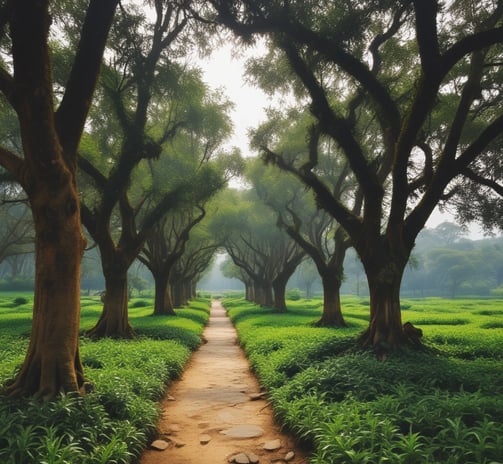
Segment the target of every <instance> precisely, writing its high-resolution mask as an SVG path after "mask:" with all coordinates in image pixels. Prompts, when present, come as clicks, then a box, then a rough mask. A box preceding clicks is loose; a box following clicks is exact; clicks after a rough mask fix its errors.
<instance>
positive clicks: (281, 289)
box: [272, 279, 288, 313]
mask: <svg viewBox="0 0 503 464" xmlns="http://www.w3.org/2000/svg"><path fill="white" fill-rule="evenodd" d="M287 282H288V279H286V280H285V279H275V280H274V283H273V285H272V288H273V290H274V309H276V311H278V312H279V313H286V312H287V310H288V308H287V306H286V284H287Z"/></svg>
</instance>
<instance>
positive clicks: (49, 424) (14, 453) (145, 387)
mask: <svg viewBox="0 0 503 464" xmlns="http://www.w3.org/2000/svg"><path fill="white" fill-rule="evenodd" d="M6 300H8V299H7V298H5V299H4V298H2V297H0V347H1V349H2V355H3V356H2V359H0V384H3V383H4V382H5V381H6V380H8V379H9V378H11V377H12V376H13V374H14V373H15V370H16V369H17V368H18V367H19V365H20V364H21V363H22V362H23V359H24V354H25V352H26V347H27V344H28V337H27V335H26V334H29V325H30V319H31V306H30V304H29V303H27V304H23V305H22V306H21V307H19V306H18V307H17V309H18V311H13V308H9V307H8V301H6ZM10 300H12V298H11V299H10ZM152 304H153V303H152V301H151V300H149V304H148V305H140V306H134V301H132V302H131V304H130V321H131V324H132V325H133V327H134V328H135V330H136V332H137V334H138V337H137V338H136V339H134V340H112V339H103V340H99V341H91V340H89V339H86V338H85V337H82V338H81V344H80V352H81V358H82V363H83V365H84V372H85V375H86V378H87V379H88V380H89V382H91V384H92V386H93V391H92V392H91V393H89V394H87V395H86V396H85V397H78V396H72V395H66V396H63V395H62V396H61V397H60V398H58V399H57V400H55V401H51V402H45V403H42V402H40V401H37V400H10V399H7V398H5V397H0V462H1V463H2V464H33V463H37V464H39V463H40V464H41V463H45V464H64V463H71V464H105V463H106V464H123V463H124V464H125V463H131V462H135V460H136V457H138V456H139V454H140V452H141V451H142V449H143V448H144V447H145V444H146V443H147V441H148V440H150V439H151V438H153V437H154V435H155V429H156V425H157V421H158V418H159V414H160V411H159V407H158V402H159V400H160V399H161V398H162V396H163V395H164V391H165V387H166V385H167V384H168V383H169V382H170V381H171V380H172V379H174V378H177V377H179V376H180V374H181V373H182V371H183V368H184V366H185V363H186V362H187V360H188V358H189V356H190V353H191V351H192V350H194V349H195V348H197V346H199V344H200V340H201V334H202V330H203V328H204V325H205V324H206V322H207V321H208V317H209V300H207V299H206V300H203V299H201V300H194V301H192V302H191V303H190V304H189V307H187V308H184V309H179V310H177V314H178V316H177V317H170V316H165V317H153V316H151V314H152ZM101 306H102V305H101V303H100V301H99V298H97V297H96V298H93V297H88V298H83V299H82V324H81V325H82V327H83V329H86V328H89V327H91V326H92V324H94V323H95V322H96V320H97V319H98V317H99V315H100V311H101ZM16 320H17V321H18V323H17V324H16ZM4 322H6V324H4Z"/></svg>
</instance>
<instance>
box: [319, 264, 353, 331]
mask: <svg viewBox="0 0 503 464" xmlns="http://www.w3.org/2000/svg"><path fill="white" fill-rule="evenodd" d="M321 281H322V284H323V313H322V315H321V319H320V320H319V321H318V322H317V323H316V325H318V326H329V327H345V326H346V322H345V321H344V317H343V315H342V309H341V295H340V288H341V281H340V280H339V279H337V278H334V274H333V272H325V273H324V275H322V276H321Z"/></svg>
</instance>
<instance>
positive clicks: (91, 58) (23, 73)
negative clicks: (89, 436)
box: [0, 0, 118, 398]
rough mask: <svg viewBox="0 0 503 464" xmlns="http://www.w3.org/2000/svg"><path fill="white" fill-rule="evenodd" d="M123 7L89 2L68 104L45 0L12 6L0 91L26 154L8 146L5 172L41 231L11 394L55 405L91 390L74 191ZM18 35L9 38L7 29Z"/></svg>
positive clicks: (1, 152)
mask: <svg viewBox="0 0 503 464" xmlns="http://www.w3.org/2000/svg"><path fill="white" fill-rule="evenodd" d="M117 3H118V2H117V0H91V1H90V2H89V4H88V7H87V9H86V10H85V11H86V15H85V21H84V23H83V26H82V29H81V31H80V35H79V43H78V47H77V49H76V50H75V53H74V55H73V57H72V65H71V71H70V73H69V78H68V80H67V82H66V85H65V86H64V88H62V89H60V90H61V91H63V94H62V97H61V100H60V101H57V100H56V98H55V96H54V89H53V81H52V76H51V70H52V66H51V47H50V45H49V31H50V27H51V14H50V7H49V6H50V5H49V2H48V1H47V0H45V1H40V2H35V3H34V2H29V1H26V0H19V1H4V2H2V4H1V8H2V30H1V31H0V33H1V35H2V37H1V39H2V43H3V44H4V45H5V47H6V48H4V51H5V52H6V53H5V56H8V57H10V58H11V60H12V67H10V66H9V65H8V64H7V63H6V62H2V64H1V68H0V90H1V92H2V94H3V96H4V97H5V99H6V100H7V101H8V103H9V104H10V106H11V107H12V108H13V109H14V110H15V112H16V114H17V118H18V121H19V128H20V135H21V140H22V146H23V152H22V153H20V152H18V153H16V152H14V151H12V150H11V149H10V147H6V146H2V147H1V148H0V164H1V165H2V166H3V167H4V168H5V169H6V170H8V171H9V172H10V173H11V174H12V175H13V176H14V177H15V179H16V180H17V182H19V184H20V185H21V186H22V187H23V189H24V191H25V192H26V194H27V195H28V198H29V202H30V206H31V210H32V215H33V221H34V225H35V249H36V270H35V298H34V308H33V324H32V334H31V338H30V344H29V347H28V352H27V354H26V358H25V361H24V363H23V365H22V367H21V369H20V370H19V372H18V374H17V376H16V378H15V380H14V382H12V383H11V384H9V385H8V386H7V387H6V391H7V393H8V394H10V395H13V396H17V395H37V396H41V397H44V398H48V397H53V396H55V395H57V394H58V393H59V392H61V391H63V392H78V391H82V389H83V386H84V372H83V368H82V364H81V361H80V356H79V349H78V334H79V315H80V311H79V308H80V306H79V304H80V285H79V275H80V262H81V257H82V253H83V250H84V243H85V242H84V237H83V235H82V230H81V224H80V214H79V213H80V211H79V198H78V191H77V185H76V164H77V161H76V160H77V147H78V145H79V141H80V138H81V135H82V131H83V129H84V124H85V121H86V117H87V114H88V111H89V106H90V104H91V100H92V97H93V93H94V88H95V85H96V81H97V77H98V72H99V68H100V65H101V60H102V55H103V51H104V47H105V41H106V39H107V36H108V32H109V28H110V26H111V23H112V19H113V16H114V13H115V8H116V6H117ZM6 26H8V27H9V29H10V33H9V35H7V34H6V33H5V27H6Z"/></svg>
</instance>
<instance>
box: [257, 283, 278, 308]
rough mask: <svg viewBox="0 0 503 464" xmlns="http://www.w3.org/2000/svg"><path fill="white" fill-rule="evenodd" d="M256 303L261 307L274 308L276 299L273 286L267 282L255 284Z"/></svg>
mask: <svg viewBox="0 0 503 464" xmlns="http://www.w3.org/2000/svg"><path fill="white" fill-rule="evenodd" d="M254 287H255V303H257V304H258V305H260V306H272V305H273V302H274V299H273V293H272V285H271V284H269V283H267V282H255V285H254Z"/></svg>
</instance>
